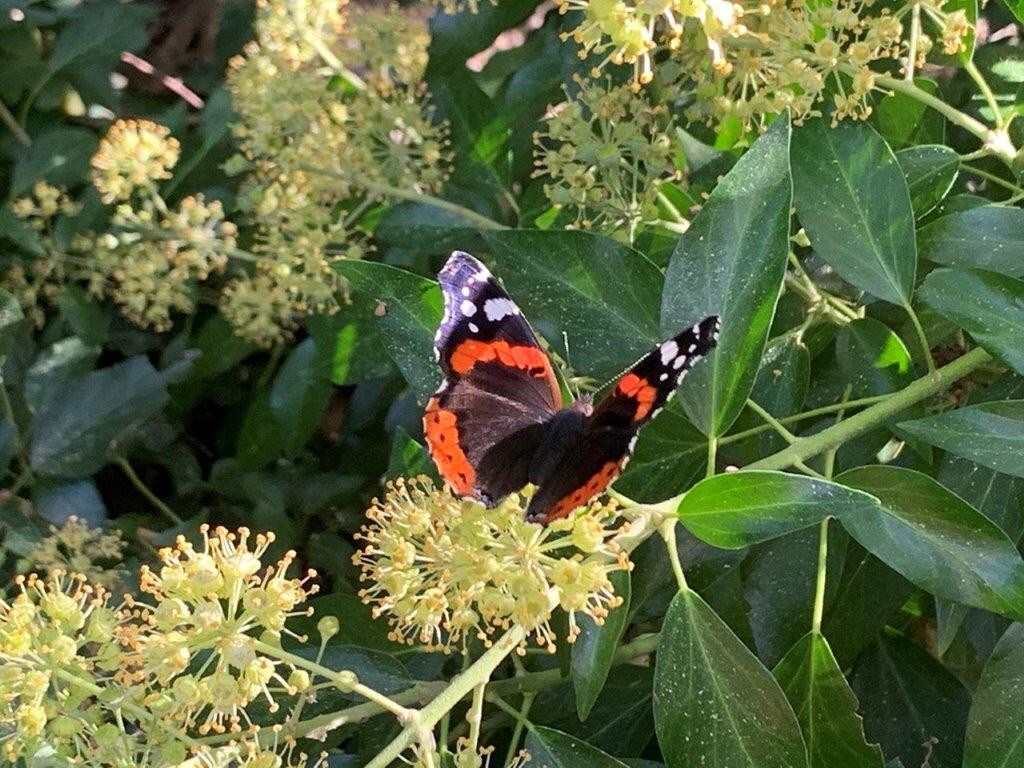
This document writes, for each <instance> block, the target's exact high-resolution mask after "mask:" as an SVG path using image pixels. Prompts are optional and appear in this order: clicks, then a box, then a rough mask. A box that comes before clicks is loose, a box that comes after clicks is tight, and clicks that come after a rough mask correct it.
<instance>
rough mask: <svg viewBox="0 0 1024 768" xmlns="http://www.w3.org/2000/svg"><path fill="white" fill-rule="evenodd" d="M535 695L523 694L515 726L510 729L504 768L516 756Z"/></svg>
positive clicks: (506, 767) (507, 766)
mask: <svg viewBox="0 0 1024 768" xmlns="http://www.w3.org/2000/svg"><path fill="white" fill-rule="evenodd" d="M536 696H537V694H535V693H530V692H527V693H524V694H523V703H522V704H520V705H519V711H518V712H517V713H516V718H515V720H516V724H515V727H514V728H513V729H512V738H510V739H509V742H508V753H507V754H506V755H505V768H509V766H510V765H512V763H514V762H515V759H516V755H517V754H518V750H519V740H520V739H521V738H522V737H523V728H524V727H525V726H526V724H527V722H528V721H527V719H526V718H527V717H529V715H530V708H531V707H533V700H534V698H536Z"/></svg>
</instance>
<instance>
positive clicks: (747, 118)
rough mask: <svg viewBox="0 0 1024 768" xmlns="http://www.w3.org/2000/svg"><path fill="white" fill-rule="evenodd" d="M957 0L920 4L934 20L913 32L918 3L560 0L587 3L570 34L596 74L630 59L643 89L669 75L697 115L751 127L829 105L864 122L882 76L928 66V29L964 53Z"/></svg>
mask: <svg viewBox="0 0 1024 768" xmlns="http://www.w3.org/2000/svg"><path fill="white" fill-rule="evenodd" d="M947 4H948V3H947V2H946V0H936V1H935V2H928V3H923V4H920V8H921V10H922V12H923V18H924V19H926V20H927V22H928V23H927V25H926V26H921V27H918V28H917V29H916V34H910V29H909V28H910V21H909V19H908V18H907V17H908V16H909V10H910V7H911V5H910V4H907V5H904V6H896V7H889V6H886V7H876V4H875V2H874V0H838V2H835V3H830V4H818V3H806V2H803V0H768V1H767V2H762V1H761V0H758V2H754V1H753V0H736V1H734V0H696V2H694V1H693V0H687V2H682V0H659V1H658V2H648V1H647V0H635V1H633V2H627V1H626V0H560V1H559V3H558V5H559V8H560V10H561V11H562V12H563V13H564V12H568V11H571V10H575V11H582V14H581V16H582V21H581V22H580V24H579V25H578V26H577V27H576V28H575V30H573V31H572V32H571V33H566V35H565V37H569V36H571V37H572V38H573V39H574V40H575V41H576V42H577V44H578V45H579V46H580V56H581V57H583V58H586V57H588V56H591V55H593V56H595V57H598V60H597V63H596V64H595V65H594V67H593V69H592V73H591V74H592V75H593V76H595V77H596V76H597V75H598V74H599V73H600V72H601V71H602V70H603V69H604V67H605V66H607V65H608V64H623V65H629V66H632V67H633V69H634V76H633V81H632V86H633V87H634V88H638V87H639V86H641V85H645V84H647V83H649V82H651V81H652V80H653V79H654V77H655V74H659V75H661V79H662V80H663V81H664V82H665V83H666V84H674V85H675V86H676V87H678V88H679V89H680V90H682V91H683V92H684V93H683V98H684V100H685V101H687V102H690V106H689V107H688V109H687V110H686V115H687V117H688V119H691V120H699V121H707V122H711V123H719V122H721V121H723V120H727V119H735V120H738V121H739V122H740V124H742V125H743V126H744V128H748V129H749V128H751V127H755V126H761V125H763V124H764V122H765V121H766V119H768V118H769V117H770V116H771V115H773V114H776V113H778V112H780V111H781V110H784V109H787V108H788V109H790V110H792V111H793V113H794V115H795V116H796V117H797V118H802V117H807V116H811V115H815V114H819V113H820V112H821V111H822V107H821V106H820V105H821V104H822V102H823V101H828V102H829V109H830V111H831V112H832V114H833V118H834V120H836V121H838V120H842V119H845V118H850V119H865V118H866V117H867V116H868V115H869V114H870V112H871V106H870V102H869V98H868V97H869V95H870V94H871V93H872V91H874V90H875V89H876V88H877V84H876V76H877V74H878V73H880V72H882V71H883V68H884V69H885V70H889V69H891V68H892V65H893V64H894V63H895V64H898V65H901V66H902V67H903V68H904V71H905V70H906V68H907V67H910V68H911V69H916V68H919V67H920V66H922V65H923V63H924V61H925V59H926V57H927V55H928V53H929V52H930V51H931V50H932V48H933V47H934V40H933V39H932V37H931V36H929V30H930V31H931V32H932V34H933V35H935V36H937V37H938V39H939V41H940V42H941V47H942V50H943V52H944V53H946V54H954V53H957V52H959V51H961V50H964V46H965V43H964V40H965V38H966V36H967V35H968V34H969V33H970V32H971V31H972V25H971V24H970V22H969V20H968V18H967V16H966V14H965V13H964V12H963V11H962V10H956V9H947V8H946V7H945V6H946V5H947ZM926 27H927V28H926ZM911 47H913V50H911ZM911 59H913V61H911Z"/></svg>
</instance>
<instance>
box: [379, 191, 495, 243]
mask: <svg viewBox="0 0 1024 768" xmlns="http://www.w3.org/2000/svg"><path fill="white" fill-rule="evenodd" d="M478 229H479V225H478V224H477V223H475V222H473V221H471V220H469V219H467V218H466V217H464V216H463V215H462V214H459V213H455V212H452V211H447V210H444V209H442V208H438V207H437V206H436V205H428V204H426V203H399V204H398V205H392V206H391V207H389V208H388V209H387V210H386V211H385V212H384V215H383V216H382V217H381V219H380V222H379V223H378V224H377V226H376V228H375V229H374V230H373V236H374V237H375V238H376V239H378V240H381V241H383V242H385V243H394V244H395V245H400V246H402V247H403V248H406V249H408V250H411V251H417V252H424V253H439V252H443V251H451V250H456V249H458V250H468V249H470V248H472V247H473V246H472V243H479V242H480V238H479V237H478V236H477V230H478Z"/></svg>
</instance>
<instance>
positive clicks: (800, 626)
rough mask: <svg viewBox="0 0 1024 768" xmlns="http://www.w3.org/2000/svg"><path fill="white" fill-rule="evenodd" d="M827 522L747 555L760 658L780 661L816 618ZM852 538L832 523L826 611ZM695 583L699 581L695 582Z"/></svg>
mask: <svg viewBox="0 0 1024 768" xmlns="http://www.w3.org/2000/svg"><path fill="white" fill-rule="evenodd" d="M820 540H821V526H817V525H816V526H812V527H810V528H803V529H801V530H799V531H793V532H792V533H787V534H786V535H785V536H780V537H778V538H776V539H772V540H771V541H766V542H762V543H761V544H755V545H754V546H752V547H751V548H750V549H749V551H747V553H746V556H745V557H744V558H743V565H742V572H741V573H742V579H743V600H744V601H745V603H746V606H745V609H744V610H745V614H746V617H747V621H748V623H749V625H750V632H751V634H752V635H753V637H754V646H755V647H756V650H757V657H758V658H759V659H760V660H761V662H762V663H763V664H765V666H768V667H771V666H773V665H775V664H778V663H779V661H780V660H781V659H782V657H783V656H785V655H786V653H788V652H789V650H790V648H792V647H793V645H794V644H795V643H796V642H797V641H798V640H799V639H800V638H801V637H803V636H804V635H805V634H807V628H808V627H809V626H811V623H812V621H813V619H814V595H815V591H816V589H817V581H818V554H819V545H820ZM849 544H850V537H849V536H848V535H847V533H846V531H844V530H843V529H842V527H841V526H840V525H839V523H835V522H833V523H832V524H830V525H829V538H828V555H827V559H826V564H825V565H826V572H827V573H830V574H832V575H833V578H831V579H828V580H826V582H825V611H826V613H827V612H828V610H829V607H830V606H831V604H832V601H833V599H834V597H835V595H836V592H837V591H838V587H839V579H838V578H837V576H838V575H839V574H840V573H841V570H840V569H841V568H842V567H843V562H844V559H845V557H846V550H847V548H848V545H849ZM694 586H695V588H696V587H697V585H694Z"/></svg>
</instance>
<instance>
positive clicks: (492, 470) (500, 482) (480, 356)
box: [423, 251, 562, 504]
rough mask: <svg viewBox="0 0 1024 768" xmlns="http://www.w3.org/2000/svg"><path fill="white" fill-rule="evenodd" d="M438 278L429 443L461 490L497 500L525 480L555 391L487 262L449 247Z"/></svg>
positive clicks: (533, 340)
mask: <svg viewBox="0 0 1024 768" xmlns="http://www.w3.org/2000/svg"><path fill="white" fill-rule="evenodd" d="M438 277H439V280H440V283H441V288H442V290H443V293H444V307H445V309H444V318H443V319H442V321H441V326H440V327H439V328H438V331H437V336H436V338H435V351H436V354H437V359H438V363H439V364H440V366H441V369H442V371H443V372H444V374H445V380H444V382H443V383H442V385H441V388H440V389H439V390H438V391H437V392H436V393H435V395H434V396H433V397H432V398H431V399H430V402H429V403H428V404H427V409H426V412H425V413H424V418H423V425H424V434H425V436H426V440H427V447H428V449H429V450H430V454H431V456H432V457H433V459H434V462H435V463H436V464H437V467H438V469H439V470H440V472H441V475H442V477H444V478H445V480H447V481H448V483H449V484H450V485H451V486H452V487H453V488H454V489H455V491H456V492H457V493H459V494H460V495H463V496H469V497H472V498H476V499H479V500H480V501H482V502H484V503H485V504H495V503H497V502H498V501H500V500H501V499H502V498H503V497H504V496H507V495H508V494H509V493H511V492H512V491H516V490H519V489H520V488H522V487H523V486H524V485H526V483H527V475H528V471H529V465H530V461H531V459H532V457H533V455H534V453H535V452H536V450H537V447H538V445H539V444H540V440H541V438H542V437H543V434H544V423H545V422H546V421H547V419H549V418H550V417H551V415H552V414H554V413H555V412H556V411H557V410H558V409H559V408H561V405H562V403H561V393H560V390H559V388H558V382H557V380H556V379H555V375H554V371H553V370H552V368H551V361H550V359H549V358H548V355H547V353H545V352H544V350H543V349H542V348H541V347H540V344H539V343H538V342H537V337H536V336H535V335H534V333H533V330H532V329H531V328H530V326H529V324H528V323H527V322H526V320H525V319H524V318H523V316H522V313H521V312H520V311H519V308H518V307H517V306H516V305H515V303H514V302H513V301H512V300H511V299H510V298H509V296H508V294H507V293H505V291H504V290H503V289H502V288H501V286H500V285H498V283H497V281H496V280H495V279H494V277H493V276H492V275H491V273H490V272H489V271H488V270H487V268H486V267H484V266H483V264H481V263H480V262H479V261H477V260H476V259H474V258H473V257H472V256H470V255H469V254H468V253H463V252H462V251H455V252H454V253H453V254H452V256H451V257H450V258H449V259H448V261H447V263H446V264H445V266H444V268H443V269H442V270H441V272H440V274H439V276H438Z"/></svg>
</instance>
